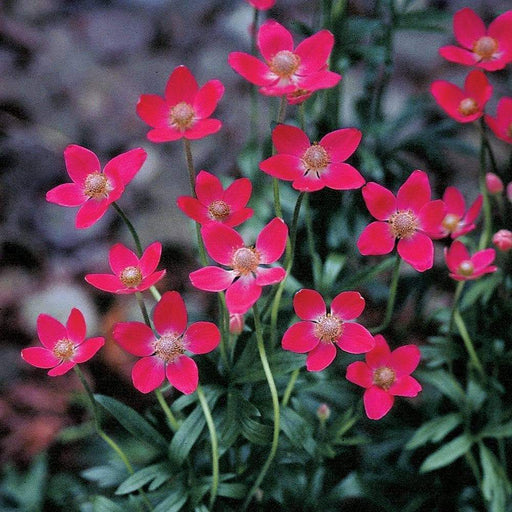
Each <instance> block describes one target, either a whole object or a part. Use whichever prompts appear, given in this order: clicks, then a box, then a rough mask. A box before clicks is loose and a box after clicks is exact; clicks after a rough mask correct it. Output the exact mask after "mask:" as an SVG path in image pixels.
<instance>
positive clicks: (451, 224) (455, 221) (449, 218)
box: [441, 213, 460, 233]
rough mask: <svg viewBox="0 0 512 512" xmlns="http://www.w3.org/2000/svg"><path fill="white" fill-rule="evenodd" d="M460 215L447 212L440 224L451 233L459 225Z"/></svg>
mask: <svg viewBox="0 0 512 512" xmlns="http://www.w3.org/2000/svg"><path fill="white" fill-rule="evenodd" d="M459 222H460V217H459V216H458V215H455V214H453V213H449V214H448V215H446V216H445V218H444V219H443V222H442V223H441V225H442V226H443V228H444V229H446V231H448V232H449V233H453V232H454V231H455V230H456V229H457V228H458V227H459Z"/></svg>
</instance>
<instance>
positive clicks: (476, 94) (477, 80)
mask: <svg viewBox="0 0 512 512" xmlns="http://www.w3.org/2000/svg"><path fill="white" fill-rule="evenodd" d="M430 91H431V92H432V95H433V96H434V98H435V100H436V101H437V103H438V105H439V106H440V107H441V108H442V109H443V110H444V111H445V112H446V113H447V114H448V115H449V116H450V117H453V119H455V121H458V122H459V123H470V122H472V121H475V120H476V119H478V118H480V117H482V115H483V113H484V108H485V104H486V103H487V102H488V101H489V98H490V97H491V96H492V85H491V84H490V83H489V80H487V77H486V76H485V74H484V73H483V72H482V71H480V70H478V69H475V70H473V71H471V72H470V73H469V74H468V76H467V77H466V80H465V82H464V89H460V88H459V87H457V86H456V85H454V84H452V83H450V82H445V81H444V80H437V81H435V82H433V83H432V85H431V87H430Z"/></svg>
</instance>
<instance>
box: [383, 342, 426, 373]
mask: <svg viewBox="0 0 512 512" xmlns="http://www.w3.org/2000/svg"><path fill="white" fill-rule="evenodd" d="M420 357H421V353H420V350H419V348H418V347H417V346H416V345H404V346H403V347H398V348H397V349H395V350H393V352H391V355H390V357H389V364H390V366H391V368H393V370H394V371H395V373H396V376H397V377H402V375H409V374H411V373H412V372H413V371H414V370H416V368H417V366H418V364H419V362H420Z"/></svg>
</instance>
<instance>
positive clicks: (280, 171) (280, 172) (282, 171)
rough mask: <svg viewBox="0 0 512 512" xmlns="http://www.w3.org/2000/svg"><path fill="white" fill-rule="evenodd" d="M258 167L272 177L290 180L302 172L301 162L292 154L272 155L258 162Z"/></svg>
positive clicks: (298, 176)
mask: <svg viewBox="0 0 512 512" xmlns="http://www.w3.org/2000/svg"><path fill="white" fill-rule="evenodd" d="M260 169H261V170H262V171H263V172H266V173H267V174H269V175H270V176H273V177H274V178H279V179H281V180H286V181H291V180H296V179H299V178H300V177H301V176H302V175H303V174H304V169H303V166H302V162H301V160H300V158H299V157H297V156H294V155H285V154H279V155H274V156H271V157H269V158H267V159H266V160H263V162H260Z"/></svg>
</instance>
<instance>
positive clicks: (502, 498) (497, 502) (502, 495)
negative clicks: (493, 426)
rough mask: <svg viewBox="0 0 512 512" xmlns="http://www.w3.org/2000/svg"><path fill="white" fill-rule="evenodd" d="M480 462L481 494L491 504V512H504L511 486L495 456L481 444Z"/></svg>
mask: <svg viewBox="0 0 512 512" xmlns="http://www.w3.org/2000/svg"><path fill="white" fill-rule="evenodd" d="M479 448H480V462H481V464H482V470H483V478H482V494H483V495H484V497H485V499H486V500H488V501H490V503H491V508H490V511H491V512H505V510H506V508H505V507H506V502H507V496H509V495H510V493H511V492H512V486H511V485H510V482H509V480H508V478H507V474H506V471H505V469H504V468H503V466H502V465H501V464H500V462H499V461H498V459H497V458H496V456H495V455H494V454H493V453H492V452H491V451H490V450H489V449H488V448H487V447H486V446H485V445H484V444H483V443H479Z"/></svg>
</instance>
